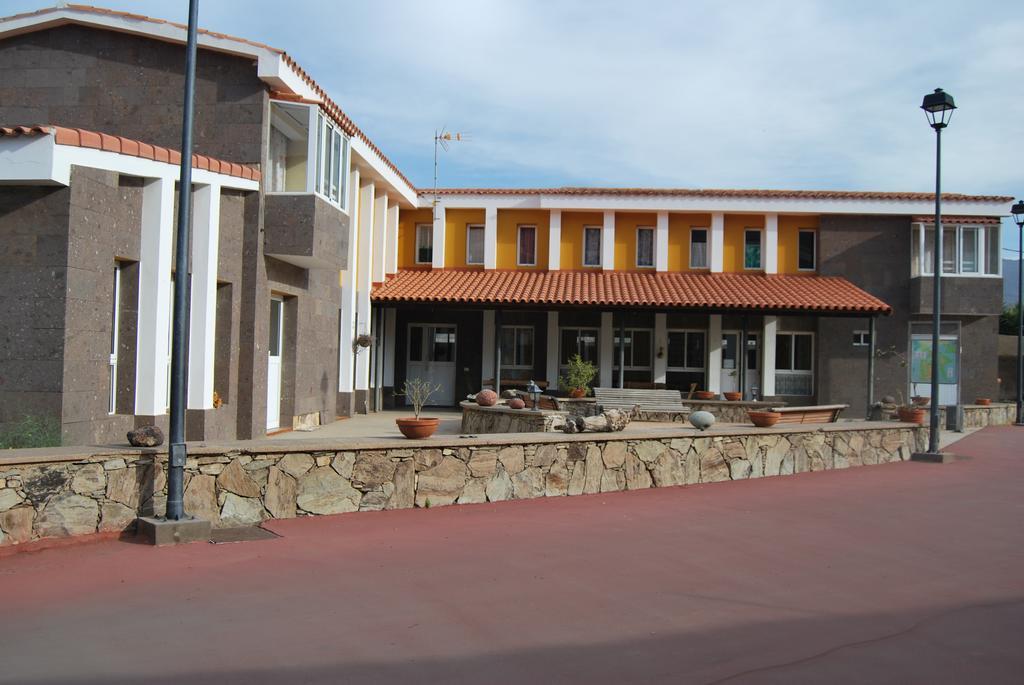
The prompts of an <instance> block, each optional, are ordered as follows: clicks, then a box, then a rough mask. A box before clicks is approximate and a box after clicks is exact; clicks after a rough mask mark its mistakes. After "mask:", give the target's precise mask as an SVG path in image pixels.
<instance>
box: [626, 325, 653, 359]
mask: <svg viewBox="0 0 1024 685" xmlns="http://www.w3.org/2000/svg"><path fill="white" fill-rule="evenodd" d="M632 333H633V366H639V367H647V366H650V365H651V332H650V331H632ZM626 359H627V364H628V363H629V362H628V359H629V357H626Z"/></svg>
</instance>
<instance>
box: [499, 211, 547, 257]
mask: <svg viewBox="0 0 1024 685" xmlns="http://www.w3.org/2000/svg"><path fill="white" fill-rule="evenodd" d="M522 224H526V225H530V226H536V227H537V265H536V266H519V265H518V264H517V262H518V257H519V255H518V244H517V242H516V241H517V240H518V239H519V226H520V225H522ZM550 228H551V214H550V213H549V212H548V210H546V209H539V210H538V209H499V210H498V259H497V264H496V266H497V268H499V269H525V270H528V271H544V270H546V269H547V268H548V233H549V231H550Z"/></svg>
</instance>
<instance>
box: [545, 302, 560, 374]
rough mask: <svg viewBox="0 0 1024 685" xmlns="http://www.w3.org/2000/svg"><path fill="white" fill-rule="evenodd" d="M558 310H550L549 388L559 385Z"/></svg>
mask: <svg viewBox="0 0 1024 685" xmlns="http://www.w3.org/2000/svg"><path fill="white" fill-rule="evenodd" d="M558 337H559V336H558V312H548V352H547V360H548V388H551V389H552V390H553V389H555V388H557V387H558Z"/></svg>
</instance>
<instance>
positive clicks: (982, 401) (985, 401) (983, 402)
mask: <svg viewBox="0 0 1024 685" xmlns="http://www.w3.org/2000/svg"><path fill="white" fill-rule="evenodd" d="M974 403H975V404H977V405H978V406H981V407H987V406H989V405H990V404H992V398H991V397H976V398H974Z"/></svg>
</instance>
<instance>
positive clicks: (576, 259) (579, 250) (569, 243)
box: [560, 212, 604, 271]
mask: <svg viewBox="0 0 1024 685" xmlns="http://www.w3.org/2000/svg"><path fill="white" fill-rule="evenodd" d="M603 225H604V215H603V214H602V213H601V212H562V244H561V247H560V251H561V255H560V256H561V260H560V261H561V268H562V269H563V270H566V271H578V270H580V269H584V268H585V269H597V270H600V268H601V267H600V266H588V267H584V266H583V227H584V226H597V227H599V228H600V227H601V226H603Z"/></svg>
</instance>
